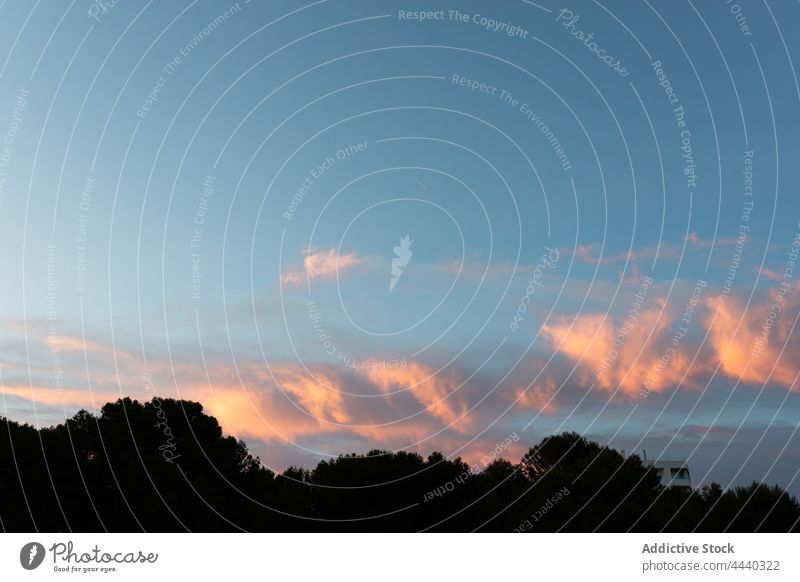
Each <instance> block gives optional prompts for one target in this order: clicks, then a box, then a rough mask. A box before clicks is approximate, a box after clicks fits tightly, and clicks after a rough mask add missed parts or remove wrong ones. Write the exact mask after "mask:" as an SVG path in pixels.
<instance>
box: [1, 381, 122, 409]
mask: <svg viewBox="0 0 800 582" xmlns="http://www.w3.org/2000/svg"><path fill="white" fill-rule="evenodd" d="M0 394H5V395H8V396H16V397H18V398H24V399H25V400H30V401H31V402H35V403H37V404H41V405H44V406H65V407H76V406H78V407H81V408H90V409H97V408H99V407H100V406H102V405H103V404H105V403H106V402H113V401H115V400H117V399H118V398H120V395H119V393H110V392H90V391H88V390H75V389H55V388H46V387H40V386H5V385H3V386H0Z"/></svg>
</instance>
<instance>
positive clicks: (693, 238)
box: [683, 232, 750, 249]
mask: <svg viewBox="0 0 800 582" xmlns="http://www.w3.org/2000/svg"><path fill="white" fill-rule="evenodd" d="M683 239H684V240H686V241H688V242H690V243H691V245H692V247H694V248H696V249H710V248H720V247H732V246H736V245H737V244H748V243H749V242H750V237H749V236H742V237H740V238H738V237H728V238H725V237H722V238H715V239H713V240H707V239H702V238H700V237H699V236H697V233H696V232H693V233H691V234H688V235H686V236H685V237H683Z"/></svg>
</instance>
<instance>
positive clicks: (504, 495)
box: [0, 398, 800, 532]
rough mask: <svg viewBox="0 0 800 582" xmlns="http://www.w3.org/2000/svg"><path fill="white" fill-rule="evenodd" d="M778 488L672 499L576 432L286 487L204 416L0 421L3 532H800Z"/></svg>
mask: <svg viewBox="0 0 800 582" xmlns="http://www.w3.org/2000/svg"><path fill="white" fill-rule="evenodd" d="M798 521H800V504H798V501H797V499H795V498H794V497H792V496H791V495H789V494H788V493H787V492H786V491H783V490H782V489H780V488H779V487H768V486H766V485H763V484H759V483H753V484H752V485H750V486H747V487H737V488H735V489H732V490H729V491H723V490H722V489H721V487H720V486H719V485H717V484H716V483H714V484H711V485H709V486H706V487H703V488H702V489H700V490H695V491H687V490H681V489H677V488H671V489H664V488H663V487H661V486H660V484H659V479H658V477H657V476H656V474H655V472H654V470H653V469H652V468H650V467H648V466H645V465H643V464H642V462H641V460H640V459H639V457H637V456H635V455H632V456H629V457H623V456H622V455H621V454H620V453H618V452H617V451H615V450H613V449H610V448H608V447H604V446H601V445H599V444H597V443H594V442H591V441H588V440H586V439H585V438H583V437H581V436H580V435H578V434H576V433H563V434H560V435H556V436H552V437H548V438H546V439H544V440H542V441H541V442H540V443H538V444H536V445H534V446H533V447H532V448H530V450H529V451H528V453H527V454H525V455H524V457H523V458H522V460H521V461H520V462H519V463H518V464H514V463H512V462H509V461H507V460H505V459H497V460H495V461H493V462H492V463H490V464H489V465H487V466H486V467H485V468H484V469H483V470H481V471H474V470H473V469H471V468H470V467H469V466H468V465H467V464H466V463H465V462H463V461H462V460H461V459H460V458H457V459H453V460H450V459H445V458H444V457H443V456H442V455H441V454H440V453H436V452H434V453H432V454H431V455H429V456H428V457H427V458H423V457H422V456H420V455H418V454H416V453H408V452H389V451H381V450H373V451H370V452H369V453H367V454H366V455H356V454H350V455H343V456H340V457H338V458H336V459H333V460H328V461H321V462H320V463H319V464H318V465H317V466H316V468H314V469H313V470H307V469H301V468H297V467H291V468H289V469H287V470H286V471H284V472H283V473H282V474H281V475H275V474H274V473H273V472H272V471H269V470H268V469H266V468H264V467H263V466H262V465H261V462H260V460H259V459H258V458H257V457H254V456H252V455H251V454H250V453H249V452H248V449H247V446H246V445H245V444H244V443H243V442H242V441H238V440H236V439H234V438H233V437H229V436H228V437H226V436H223V434H222V429H221V428H220V426H219V424H218V423H217V420H216V419H215V418H214V417H212V416H209V415H207V414H204V413H203V407H202V405H200V404H199V403H197V402H188V401H182V400H180V401H179V400H172V399H159V398H154V399H153V400H151V401H150V402H146V403H144V404H142V403H140V402H138V401H136V400H131V399H129V398H125V399H121V400H118V401H117V402H114V403H109V404H106V405H105V406H104V407H103V408H102V411H101V413H100V415H99V416H96V415H94V414H91V413H89V412H86V411H81V412H79V413H77V414H76V415H75V416H74V417H72V418H70V419H69V420H67V421H66V422H65V423H64V424H60V425H58V426H55V427H52V428H43V429H40V430H37V429H35V428H34V427H31V426H29V425H25V424H19V423H16V422H13V421H10V420H8V419H4V418H0V527H1V528H2V530H4V531H16V532H29V531H46V532H55V531H91V532H93V531H122V532H126V531H331V532H332V531H505V532H510V531H538V532H551V531H573V532H586V531H643V532H652V531H662V530H664V531H675V532H685V531H702V532H720V531H731V532H753V531H764V532H787V531H797V529H798Z"/></svg>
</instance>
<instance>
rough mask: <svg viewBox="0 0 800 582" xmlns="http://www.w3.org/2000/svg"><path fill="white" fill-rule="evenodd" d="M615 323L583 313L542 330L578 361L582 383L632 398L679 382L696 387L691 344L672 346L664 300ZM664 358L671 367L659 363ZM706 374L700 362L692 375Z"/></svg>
mask: <svg viewBox="0 0 800 582" xmlns="http://www.w3.org/2000/svg"><path fill="white" fill-rule="evenodd" d="M652 301H653V302H655V303H656V304H657V305H656V306H654V307H652V308H649V309H642V310H641V311H639V313H638V316H637V317H635V318H627V319H625V320H624V321H623V322H622V323H621V324H618V325H616V324H615V322H614V321H613V316H611V315H609V316H607V317H606V316H604V315H602V314H587V315H579V316H577V317H576V318H575V319H574V321H572V320H570V319H569V318H566V317H561V318H557V319H556V320H555V321H554V323H552V324H548V325H545V326H543V328H542V334H543V336H544V337H545V338H546V339H547V340H549V341H550V343H551V344H552V345H553V347H554V348H555V349H556V350H558V351H559V352H561V353H562V354H564V355H566V356H567V357H569V358H570V359H571V360H574V361H576V362H577V363H578V374H579V378H580V380H581V381H582V382H584V383H586V384H594V385H595V387H597V388H600V389H603V390H607V391H613V390H616V389H617V388H619V389H620V390H621V391H622V392H623V393H625V394H627V395H628V396H632V397H637V396H639V395H640V394H641V393H642V391H654V392H660V391H662V390H664V389H666V388H668V387H670V386H674V385H676V384H677V383H679V382H683V384H684V385H687V386H690V387H694V386H696V383H695V382H693V377H692V375H691V374H690V375H689V376H687V377H686V378H684V372H685V371H686V370H687V368H688V366H689V363H690V362H691V360H692V357H693V352H692V346H691V344H690V342H689V341H688V340H687V341H686V342H684V343H680V342H678V343H677V345H673V344H672V343H671V337H672V332H673V328H674V327H675V323H676V322H675V318H674V316H673V315H672V314H671V312H670V310H669V309H666V310H664V311H663V312H662V306H663V305H664V301H663V299H653V300H652ZM662 358H664V359H668V364H667V365H659V362H660V361H662ZM700 370H703V371H705V370H706V366H704V365H702V364H699V365H697V366H696V368H695V369H694V370H693V371H700Z"/></svg>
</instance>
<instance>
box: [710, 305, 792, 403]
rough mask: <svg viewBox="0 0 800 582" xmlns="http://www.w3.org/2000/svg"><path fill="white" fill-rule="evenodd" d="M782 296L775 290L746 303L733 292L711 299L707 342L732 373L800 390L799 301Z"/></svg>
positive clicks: (735, 376)
mask: <svg viewBox="0 0 800 582" xmlns="http://www.w3.org/2000/svg"><path fill="white" fill-rule="evenodd" d="M778 297H781V299H778ZM783 297H784V296H783V295H778V294H776V293H774V292H773V293H772V297H771V300H764V301H761V302H759V303H751V304H750V306H749V307H748V308H745V306H744V305H743V304H742V302H741V301H740V300H738V299H737V298H736V297H734V296H728V297H726V296H722V295H720V296H718V297H715V298H713V299H712V300H711V302H710V303H709V307H710V308H711V310H712V312H710V313H709V314H708V315H707V316H706V325H707V327H708V328H709V342H710V344H711V346H712V347H713V348H714V353H715V356H716V358H717V360H718V361H719V362H720V365H721V369H722V371H723V372H724V373H725V374H727V375H728V376H729V377H731V378H734V379H737V380H741V381H743V382H745V383H754V384H765V383H767V382H772V383H775V384H779V385H781V386H783V387H785V388H788V389H791V390H793V391H798V385H797V384H796V383H795V378H796V375H797V373H798V371H800V357H798V354H799V353H800V342H798V340H797V334H796V333H794V334H793V333H792V325H793V324H794V321H795V317H796V315H797V307H798V301H797V299H792V298H791V297H789V298H788V299H784V298H783ZM737 328H738V330H737ZM781 352H783V353H781Z"/></svg>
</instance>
